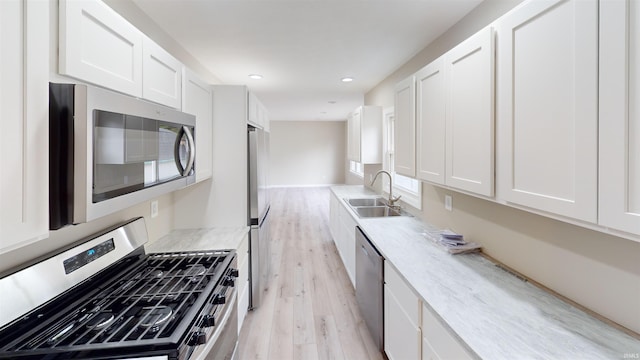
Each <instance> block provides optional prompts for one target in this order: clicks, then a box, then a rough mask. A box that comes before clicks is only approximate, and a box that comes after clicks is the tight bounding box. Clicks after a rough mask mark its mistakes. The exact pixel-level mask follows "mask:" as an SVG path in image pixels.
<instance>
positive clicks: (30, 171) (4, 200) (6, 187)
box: [0, 0, 49, 253]
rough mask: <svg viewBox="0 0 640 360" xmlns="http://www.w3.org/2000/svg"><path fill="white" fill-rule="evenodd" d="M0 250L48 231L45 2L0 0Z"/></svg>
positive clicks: (10, 247)
mask: <svg viewBox="0 0 640 360" xmlns="http://www.w3.org/2000/svg"><path fill="white" fill-rule="evenodd" d="M0 38H2V47H1V48H0V65H1V66H0V79H1V81H0V94H2V96H0V119H2V131H3V136H2V138H1V139H0V152H1V153H2V156H3V157H2V161H3V163H2V167H3V169H2V171H0V253H3V252H6V251H9V250H11V249H14V248H16V247H18V246H21V245H24V244H26V243H29V242H33V241H36V240H40V239H43V238H46V237H47V236H48V235H49V105H48V104H49V93H48V90H49V41H48V38H49V4H48V2H45V1H39V0H27V1H24V0H3V1H0Z"/></svg>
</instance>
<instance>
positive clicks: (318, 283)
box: [238, 188, 383, 360]
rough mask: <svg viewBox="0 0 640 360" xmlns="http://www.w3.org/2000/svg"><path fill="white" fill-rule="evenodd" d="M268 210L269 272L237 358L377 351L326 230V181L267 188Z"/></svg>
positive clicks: (357, 355)
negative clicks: (315, 185) (319, 185)
mask: <svg viewBox="0 0 640 360" xmlns="http://www.w3.org/2000/svg"><path fill="white" fill-rule="evenodd" d="M269 218H270V220H271V241H272V242H271V246H272V248H271V252H272V254H271V255H272V256H271V258H272V263H271V277H270V280H269V283H268V285H267V287H268V288H267V290H266V291H265V294H264V297H263V299H264V302H263V304H262V305H261V306H260V307H258V308H257V309H255V310H254V311H251V312H249V314H248V315H247V317H246V319H245V322H244V325H243V326H242V329H241V333H240V338H239V344H238V355H239V359H240V360H247V359H272V360H276V359H277V360H287V359H301V360H315V359H317V360H323V359H346V360H359V359H376V360H377V359H382V358H383V357H382V354H381V353H380V352H379V351H378V350H377V349H376V347H375V345H374V344H373V341H372V339H371V335H370V334H369V331H368V330H367V327H366V325H365V323H364V321H363V320H362V317H361V315H360V311H359V309H358V304H357V303H356V298H355V290H354V289H353V286H352V285H351V282H350V280H349V277H348V275H347V273H346V270H345V268H344V266H343V265H342V261H341V259H340V255H339V254H338V251H337V249H336V247H335V245H334V243H333V239H332V237H331V233H330V231H329V189H328V188H278V189H273V190H272V191H271V212H270V213H269Z"/></svg>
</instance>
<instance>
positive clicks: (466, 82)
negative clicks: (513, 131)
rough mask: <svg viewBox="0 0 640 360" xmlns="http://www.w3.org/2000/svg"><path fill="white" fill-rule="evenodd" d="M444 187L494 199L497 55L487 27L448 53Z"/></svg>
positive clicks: (446, 57) (446, 67)
mask: <svg viewBox="0 0 640 360" xmlns="http://www.w3.org/2000/svg"><path fill="white" fill-rule="evenodd" d="M445 74H446V83H447V107H446V108H447V111H446V133H447V135H446V139H447V140H446V144H447V145H446V147H447V150H446V167H445V168H446V184H447V185H449V186H451V187H455V188H458V189H461V190H467V191H471V192H474V193H476V194H481V195H486V196H493V193H494V186H493V183H494V181H493V179H494V170H493V169H494V118H495V117H494V111H493V110H494V106H493V104H494V51H493V29H492V28H491V27H488V28H486V29H484V30H482V31H480V32H478V33H477V34H475V35H473V36H472V37H470V38H469V39H467V40H465V41H464V42H462V43H461V44H460V45H458V46H456V47H455V48H453V49H452V50H451V51H449V52H447V54H446V55H445Z"/></svg>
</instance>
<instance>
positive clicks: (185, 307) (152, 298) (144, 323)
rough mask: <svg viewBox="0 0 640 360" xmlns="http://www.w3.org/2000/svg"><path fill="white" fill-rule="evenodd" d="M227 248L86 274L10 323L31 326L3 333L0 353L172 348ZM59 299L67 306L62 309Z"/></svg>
mask: <svg viewBox="0 0 640 360" xmlns="http://www.w3.org/2000/svg"><path fill="white" fill-rule="evenodd" d="M229 253H230V252H229V251H209V252H182V253H167V254H151V255H147V256H144V257H142V258H141V259H140V260H139V261H136V262H134V263H132V264H131V263H130V264H127V265H126V266H125V267H124V268H122V269H119V270H118V274H119V275H118V276H113V271H111V272H109V273H107V274H103V276H99V277H98V278H96V279H91V280H90V281H87V282H85V283H83V284H81V285H80V286H79V287H80V288H79V289H74V291H73V292H72V294H67V295H63V296H61V297H58V298H57V299H54V300H53V301H52V302H51V303H50V304H47V305H45V306H44V307H42V308H41V309H37V310H36V311H34V312H32V313H31V314H28V315H27V316H25V317H24V318H23V319H22V320H21V321H20V322H19V323H18V324H15V323H14V324H12V325H11V326H18V327H19V328H20V329H29V331H26V332H17V331H14V332H13V333H14V334H15V336H11V335H10V336H1V337H0V357H2V355H3V354H8V353H12V354H14V355H17V354H20V353H25V354H29V353H46V352H47V351H54V352H57V351H60V350H71V351H84V350H87V349H96V348H114V347H130V346H142V345H151V346H153V347H154V348H157V347H158V346H159V344H166V345H167V346H170V347H177V345H178V344H180V343H184V341H185V337H186V336H187V333H188V330H189V328H190V327H191V326H192V325H193V323H194V322H195V321H196V319H197V317H198V312H199V311H200V309H201V308H202V307H203V306H204V305H205V304H206V302H207V301H208V299H209V298H210V296H211V295H212V293H213V291H214V287H215V286H216V283H218V282H219V280H220V279H221V278H222V276H223V274H224V271H225V270H226V268H227V266H228V262H229V261H228V260H227V258H228V255H229ZM78 297H82V298H81V299H80V300H78V299H77V298H78ZM60 302H62V303H63V304H72V305H71V306H70V307H69V309H68V310H63V311H60V310H59V309H60ZM51 309H53V310H51ZM6 333H12V331H11V328H8V329H3V331H2V334H6Z"/></svg>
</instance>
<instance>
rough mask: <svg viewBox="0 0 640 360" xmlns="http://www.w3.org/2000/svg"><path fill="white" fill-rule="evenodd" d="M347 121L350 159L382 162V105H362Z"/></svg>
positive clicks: (363, 161)
mask: <svg viewBox="0 0 640 360" xmlns="http://www.w3.org/2000/svg"><path fill="white" fill-rule="evenodd" d="M347 121H348V125H347V133H348V136H347V137H348V146H347V157H348V159H349V160H353V161H357V162H359V163H362V164H381V163H382V107H380V106H360V107H358V108H357V109H355V110H354V111H353V112H352V113H351V114H350V115H349V119H348V120H347Z"/></svg>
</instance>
